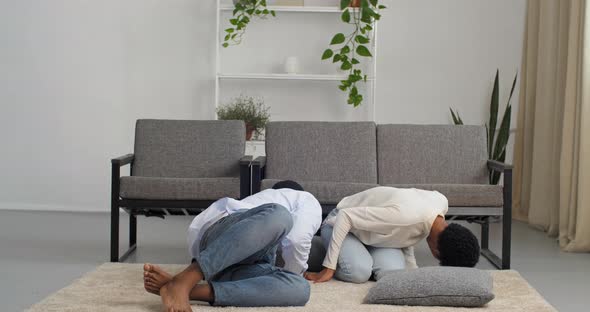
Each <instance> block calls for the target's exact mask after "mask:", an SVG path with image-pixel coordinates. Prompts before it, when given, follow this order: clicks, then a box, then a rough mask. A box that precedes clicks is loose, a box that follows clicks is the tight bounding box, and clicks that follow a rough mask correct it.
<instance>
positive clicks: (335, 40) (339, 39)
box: [330, 33, 346, 45]
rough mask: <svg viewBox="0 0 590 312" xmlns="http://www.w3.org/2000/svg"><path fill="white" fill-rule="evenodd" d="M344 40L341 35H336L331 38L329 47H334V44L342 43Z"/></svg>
mask: <svg viewBox="0 0 590 312" xmlns="http://www.w3.org/2000/svg"><path fill="white" fill-rule="evenodd" d="M344 40H346V37H345V36H344V34H343V33H337V34H336V35H334V38H332V41H331V42H330V45H334V44H341V43H343V42H344Z"/></svg>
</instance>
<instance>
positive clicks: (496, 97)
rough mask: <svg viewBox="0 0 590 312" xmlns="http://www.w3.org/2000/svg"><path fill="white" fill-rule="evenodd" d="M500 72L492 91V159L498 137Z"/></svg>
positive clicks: (490, 153)
mask: <svg viewBox="0 0 590 312" xmlns="http://www.w3.org/2000/svg"><path fill="white" fill-rule="evenodd" d="M499 73H500V71H499V70H496V79H494V89H493V90H492V101H491V103H490V121H489V123H488V132H489V133H488V154H489V157H490V159H492V156H493V150H492V148H493V147H494V139H495V136H496V124H497V123H498V106H499V94H500V86H499V84H500V83H499V79H500V78H499Z"/></svg>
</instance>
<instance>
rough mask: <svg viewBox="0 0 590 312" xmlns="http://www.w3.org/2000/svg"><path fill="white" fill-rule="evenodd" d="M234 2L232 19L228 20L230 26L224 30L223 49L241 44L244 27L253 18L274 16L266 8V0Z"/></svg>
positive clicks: (240, 0)
mask: <svg viewBox="0 0 590 312" xmlns="http://www.w3.org/2000/svg"><path fill="white" fill-rule="evenodd" d="M234 2H235V8H234V11H233V18H231V19H230V20H229V22H230V24H231V25H232V26H231V27H230V28H227V29H226V30H225V33H226V34H225V37H224V38H223V41H224V42H223V44H222V46H223V47H224V48H227V47H229V46H230V45H238V44H240V42H242V36H243V35H244V33H245V32H246V26H248V23H250V21H251V20H252V18H253V17H258V18H266V17H268V15H269V14H270V15H272V16H275V11H273V10H269V9H268V8H267V7H266V0H238V1H234Z"/></svg>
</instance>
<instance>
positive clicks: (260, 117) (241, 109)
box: [217, 95, 270, 140]
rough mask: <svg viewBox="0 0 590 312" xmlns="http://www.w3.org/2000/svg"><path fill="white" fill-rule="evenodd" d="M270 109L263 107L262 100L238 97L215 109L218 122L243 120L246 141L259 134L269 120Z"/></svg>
mask: <svg viewBox="0 0 590 312" xmlns="http://www.w3.org/2000/svg"><path fill="white" fill-rule="evenodd" d="M269 110H270V108H269V107H267V106H266V105H264V99H263V98H255V97H251V96H246V95H240V96H238V97H236V98H233V99H232V100H231V102H230V103H228V104H226V105H224V106H222V107H219V108H218V109H217V117H218V118H219V120H243V121H244V122H245V123H246V140H251V139H252V134H253V133H254V132H256V134H260V133H261V131H262V130H263V129H264V128H265V127H266V123H267V122H268V121H269V119H270V113H269Z"/></svg>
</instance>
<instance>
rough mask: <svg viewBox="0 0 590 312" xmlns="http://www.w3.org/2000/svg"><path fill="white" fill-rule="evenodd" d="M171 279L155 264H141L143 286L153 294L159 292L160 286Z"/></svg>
mask: <svg viewBox="0 0 590 312" xmlns="http://www.w3.org/2000/svg"><path fill="white" fill-rule="evenodd" d="M171 280H172V276H171V275H170V274H168V273H167V272H166V271H164V270H162V268H160V267H159V266H157V265H153V264H150V263H146V264H144V265H143V287H144V288H145V290H147V292H149V293H152V294H154V295H159V294H160V288H162V286H164V285H166V284H167V283H168V282H170V281H171Z"/></svg>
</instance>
